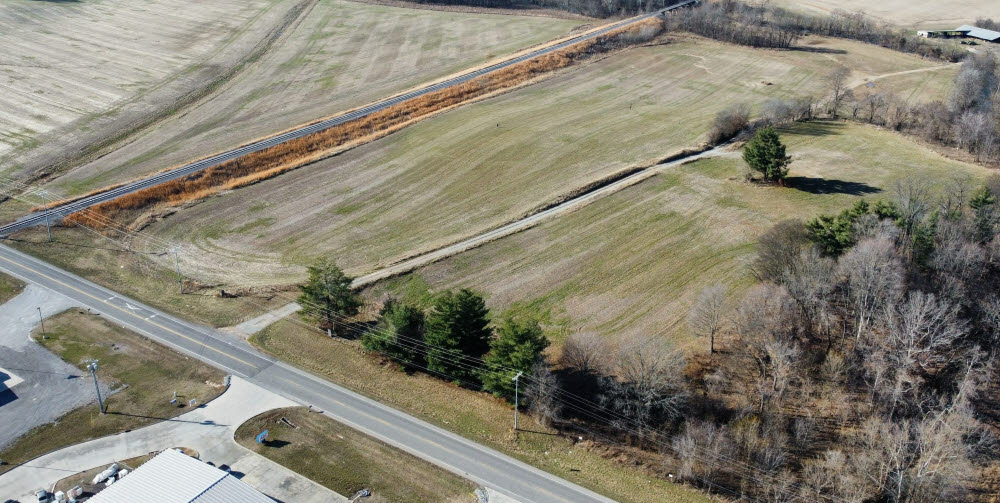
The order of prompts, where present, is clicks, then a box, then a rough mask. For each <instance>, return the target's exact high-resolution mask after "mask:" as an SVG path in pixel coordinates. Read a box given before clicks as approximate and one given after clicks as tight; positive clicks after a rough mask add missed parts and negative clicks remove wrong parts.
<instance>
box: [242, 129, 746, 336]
mask: <svg viewBox="0 0 1000 503" xmlns="http://www.w3.org/2000/svg"><path fill="white" fill-rule="evenodd" d="M727 146H728V144H723V145H720V146H717V147H704V148H701V149H688V150H682V151H680V152H678V153H676V154H673V155H670V156H668V157H666V158H664V159H662V160H660V161H658V162H656V163H654V164H651V165H646V166H639V167H632V168H627V169H625V170H622V171H619V172H618V173H615V174H612V175H610V176H608V177H605V178H603V179H601V180H597V181H595V182H592V183H589V184H587V185H584V186H583V187H579V188H577V189H576V190H573V191H572V192H569V193H567V194H566V195H564V196H561V197H559V198H557V199H555V200H553V201H551V202H549V203H547V204H544V205H542V206H540V207H538V208H536V209H534V210H532V211H530V212H528V213H527V214H526V215H524V216H523V217H520V218H518V219H516V220H514V221H512V222H508V223H506V224H503V225H500V226H499V227H494V228H492V229H487V230H485V231H482V232H479V233H477V234H474V235H472V236H469V237H466V238H462V239H460V240H458V241H456V242H454V243H452V244H449V245H445V246H441V247H438V248H434V249H431V250H426V251H420V252H416V253H414V254H412V255H410V256H408V257H404V258H402V259H399V260H397V261H396V262H395V263H393V264H390V265H388V266H386V267H383V268H381V269H377V270H375V271H372V272H370V273H368V274H364V275H362V276H358V277H357V278H354V281H353V282H352V283H351V286H352V287H354V288H364V287H367V286H371V285H373V284H375V283H378V282H379V281H382V280H385V279H389V278H392V277H395V276H400V275H403V274H406V273H409V272H412V271H414V270H416V269H418V268H420V267H424V266H427V265H430V264H433V263H435V262H438V261H441V260H444V259H446V258H449V257H453V256H455V255H458V254H461V253H464V252H467V251H469V250H472V249H474V248H478V247H480V246H483V245H485V244H487V243H490V242H492V241H496V240H498V239H501V238H505V237H507V236H510V235H513V234H517V233H519V232H523V231H526V230H528V229H531V228H532V227H535V226H537V225H539V224H542V223H544V222H546V221H548V220H550V219H553V218H556V217H559V216H562V215H566V214H568V213H570V212H572V211H576V210H578V209H580V208H583V207H584V206H586V205H588V204H590V203H593V202H594V201H597V200H598V199H601V198H604V197H606V196H610V195H612V194H615V193H617V192H620V191H621V190H624V189H626V188H628V187H631V186H633V185H636V184H638V183H640V182H643V181H645V180H648V179H649V178H651V177H653V176H656V175H657V174H660V173H662V172H664V171H665V170H667V169H669V168H673V167H677V166H681V165H683V164H687V163H690V162H694V161H696V160H698V159H703V158H707V157H713V156H716V155H719V154H720V152H721V151H722V150H723V149H724V148H726V147H727ZM298 310H299V307H298V305H297V304H295V303H294V302H293V303H291V304H286V305H284V306H281V307H279V308H277V309H275V310H273V311H270V312H268V313H265V314H263V315H261V316H259V317H257V318H254V319H252V320H249V321H247V322H244V323H242V324H240V325H239V326H237V327H232V329H231V330H233V331H235V332H237V333H239V334H240V335H242V336H243V337H249V336H250V335H253V334H254V333H256V332H258V331H260V330H263V329H264V328H265V327H267V326H268V325H270V324H272V323H274V322H276V321H278V320H280V319H281V318H284V317H286V316H288V315H290V314H292V313H294V312H296V311H298Z"/></svg>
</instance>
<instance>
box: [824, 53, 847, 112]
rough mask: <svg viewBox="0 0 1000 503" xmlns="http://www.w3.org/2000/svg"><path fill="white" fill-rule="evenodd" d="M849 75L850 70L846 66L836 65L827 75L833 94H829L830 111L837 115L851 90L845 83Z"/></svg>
mask: <svg viewBox="0 0 1000 503" xmlns="http://www.w3.org/2000/svg"><path fill="white" fill-rule="evenodd" d="M850 76H851V70H850V69H849V68H847V67H846V66H838V67H836V68H834V69H833V71H832V72H830V74H829V75H828V76H827V78H826V81H827V84H828V85H829V86H830V90H831V91H832V92H833V95H832V96H830V113H831V114H832V115H833V116H834V117H837V116H838V113H839V112H840V105H841V104H842V103H843V102H844V99H845V98H847V97H848V96H849V94H850V92H851V88H850V87H849V86H848V84H847V79H848V78H849V77H850Z"/></svg>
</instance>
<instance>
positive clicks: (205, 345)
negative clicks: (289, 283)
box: [0, 256, 260, 369]
mask: <svg viewBox="0 0 1000 503" xmlns="http://www.w3.org/2000/svg"><path fill="white" fill-rule="evenodd" d="M0 258H2V259H4V260H6V261H7V262H10V263H11V264H14V265H15V266H16V267H20V268H22V269H27V270H29V271H31V272H33V273H35V274H37V275H39V276H41V277H43V278H45V279H47V280H49V281H52V282H54V283H58V284H60V285H62V286H64V287H66V288H69V289H70V290H73V291H75V292H78V293H80V294H83V295H86V296H87V297H90V298H91V299H94V300H96V301H98V302H100V303H102V304H105V305H107V306H109V307H112V308H114V309H116V310H117V311H119V312H121V313H124V314H126V315H129V316H132V317H133V318H136V319H139V320H142V321H144V322H146V323H149V324H150V325H154V326H156V327H159V328H161V329H163V330H166V331H167V332H170V333H172V334H174V335H177V336H179V337H183V338H185V339H187V340H189V341H191V342H193V343H195V344H198V345H199V346H203V347H205V348H208V349H211V350H212V351H215V352H216V353H219V354H221V355H223V356H225V357H227V358H230V359H232V360H236V361H238V362H240V363H242V364H244V365H248V366H250V367H252V368H254V369H259V368H260V367H258V366H256V365H254V364H252V363H250V362H247V361H244V360H241V359H239V358H237V357H235V356H233V355H231V354H229V353H227V352H225V351H223V350H221V349H217V348H214V347H212V346H209V345H208V344H205V343H204V342H201V341H199V340H197V339H194V338H191V337H188V336H186V335H184V334H182V333H180V332H178V331H176V330H173V329H170V328H167V327H165V326H163V325H160V324H159V323H156V322H155V321H149V320H148V319H145V318H143V317H142V316H139V315H138V314H136V313H133V312H132V311H129V310H126V309H122V308H120V307H118V306H116V305H114V304H112V303H110V302H108V301H107V300H104V299H100V298H97V297H95V296H93V295H91V294H89V293H87V292H85V291H83V290H80V289H79V288H76V287H75V286H72V285H68V284H66V283H63V282H62V281H59V280H58V279H55V278H53V277H52V276H49V275H48V274H45V273H43V272H41V271H39V270H37V269H32V268H31V267H28V266H26V265H23V264H19V263H17V262H15V261H13V260H11V259H9V258H7V257H2V256H0ZM112 298H114V297H112Z"/></svg>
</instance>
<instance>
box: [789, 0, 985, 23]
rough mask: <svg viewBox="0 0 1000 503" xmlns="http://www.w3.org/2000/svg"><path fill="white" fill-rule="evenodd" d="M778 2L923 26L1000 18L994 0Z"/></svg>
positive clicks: (793, 7) (804, 0)
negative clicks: (844, 11)
mask: <svg viewBox="0 0 1000 503" xmlns="http://www.w3.org/2000/svg"><path fill="white" fill-rule="evenodd" d="M774 4H775V5H780V6H782V7H787V8H791V9H796V10H801V11H805V12H810V13H814V14H829V13H830V12H833V11H834V10H837V9H843V10H846V11H848V12H857V11H862V12H864V13H866V14H868V15H869V16H874V17H876V18H879V19H880V20H883V21H885V22H887V23H891V24H894V25H898V26H906V27H913V28H921V29H927V28H931V29H938V28H955V27H957V26H960V25H963V24H967V23H968V24H971V23H972V22H973V21H975V20H976V18H978V17H993V18H994V19H996V18H1000V3H997V2H996V1H994V0H971V1H961V0H945V1H943V2H914V1H912V0H884V1H881V2H872V1H871V0H778V1H776V2H774Z"/></svg>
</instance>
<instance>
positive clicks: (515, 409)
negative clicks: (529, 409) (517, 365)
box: [511, 370, 523, 431]
mask: <svg viewBox="0 0 1000 503" xmlns="http://www.w3.org/2000/svg"><path fill="white" fill-rule="evenodd" d="M521 374H523V372H521V371H520V370H519V371H517V375H515V376H514V378H513V379H511V381H514V431H517V406H518V403H517V392H518V384H519V383H518V379H519V378H520V377H521Z"/></svg>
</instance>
